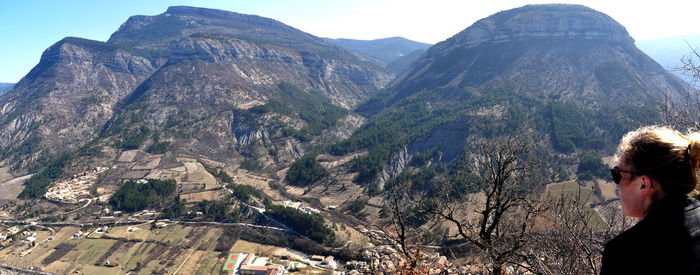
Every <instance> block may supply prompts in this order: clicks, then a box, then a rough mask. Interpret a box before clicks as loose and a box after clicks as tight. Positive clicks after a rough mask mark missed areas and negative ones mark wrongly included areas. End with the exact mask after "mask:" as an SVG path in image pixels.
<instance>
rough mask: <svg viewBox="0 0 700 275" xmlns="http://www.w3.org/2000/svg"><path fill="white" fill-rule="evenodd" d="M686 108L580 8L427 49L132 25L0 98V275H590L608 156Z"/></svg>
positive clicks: (549, 10) (172, 16) (200, 15)
mask: <svg viewBox="0 0 700 275" xmlns="http://www.w3.org/2000/svg"><path fill="white" fill-rule="evenodd" d="M696 94H697V91H696V90H694V88H692V86H689V85H688V84H687V83H685V82H683V81H682V80H680V79H679V78H677V77H675V76H674V75H672V74H670V73H669V72H668V71H666V70H665V69H664V68H663V67H661V66H660V65H659V64H657V63H656V62H655V61H654V60H652V59H651V58H650V57H648V56H647V55H645V54H644V53H643V52H641V51H640V50H639V49H638V48H636V46H635V44H634V39H632V37H631V36H630V35H629V34H628V33H627V30H626V29H625V27H624V26H622V25H621V24H619V23H618V22H616V21H615V20H614V19H612V18H611V17H609V16H607V15H605V14H603V13H601V12H598V11H595V10H593V9H590V8H587V7H585V6H581V5H564V4H550V5H527V6H523V7H520V8H514V9H510V10H504V11H501V12H498V13H495V14H493V15H491V16H488V17H485V18H482V19H480V20H478V21H476V22H475V23H474V24H473V25H471V26H469V27H468V28H466V29H464V30H463V31H461V32H459V33H457V34H455V35H454V36H452V37H450V38H448V39H446V40H444V41H442V42H439V43H437V44H435V45H428V44H425V43H419V42H415V41H410V40H407V39H403V38H387V39H377V40H371V41H360V40H351V39H324V38H319V37H316V36H313V35H311V34H308V33H305V32H303V31H301V30H299V29H296V28H294V27H291V26H288V25H285V24H284V23H282V22H279V21H276V20H274V19H270V18H264V17H260V16H255V15H247V14H240V13H235V12H229V11H223V10H215V9H207V8H197V7H186V6H174V7H170V8H168V9H167V10H166V11H165V12H163V13H161V14H157V15H152V16H146V15H134V16H132V17H130V18H129V19H128V20H126V22H124V23H123V24H122V25H121V26H120V27H119V28H118V29H117V30H116V31H115V32H114V33H113V34H112V35H111V36H110V38H109V39H108V40H107V41H104V42H102V41H94V40H88V39H83V38H76V37H66V38H64V39H61V40H60V41H58V42H56V43H55V44H54V45H52V46H51V47H49V48H48V49H46V51H45V52H44V54H43V55H42V58H41V60H40V62H39V64H38V65H37V66H36V67H35V68H34V69H33V70H32V71H31V72H30V73H29V74H27V76H25V77H24V78H23V79H22V80H21V81H19V82H18V83H16V84H14V85H13V86H12V88H11V89H9V91H7V92H6V93H4V94H1V93H0V106H1V107H0V190H1V191H0V239H1V240H0V242H1V243H0V263H1V264H3V265H4V266H0V272H2V270H12V269H13V268H14V269H19V271H18V272H19V273H20V274H24V273H30V274H33V272H35V271H36V272H39V271H40V272H47V273H52V274H170V273H177V274H284V273H291V274H380V273H382V272H383V273H398V274H426V273H429V274H438V273H440V274H442V273H446V274H457V273H459V274H465V273H469V274H475V273H494V274H501V273H503V274H506V273H507V274H542V273H547V274H550V273H551V274H559V273H562V274H564V273H566V274H597V273H598V272H599V271H600V261H601V254H600V252H601V251H602V247H603V245H604V243H605V242H606V241H607V240H609V239H611V238H612V237H613V236H615V235H616V234H618V233H619V232H620V231H622V230H624V229H626V228H628V227H629V226H630V225H632V224H633V223H634V221H633V220H631V219H629V218H625V217H623V216H622V213H621V208H620V207H621V206H620V201H619V197H618V193H617V188H616V185H615V184H614V183H612V182H611V181H610V179H609V178H610V174H609V173H610V171H609V167H610V166H613V165H615V161H616V160H615V159H614V156H613V155H614V154H615V150H616V146H617V143H618V142H619V140H620V138H621V137H622V135H623V134H624V133H626V132H627V131H629V130H632V129H636V128H637V127H639V126H642V125H651V124H664V123H666V124H670V123H671V121H670V119H669V118H670V117H673V116H674V115H679V114H678V113H674V112H676V111H674V110H670V109H669V104H673V103H675V102H671V101H669V100H676V99H683V98H685V97H686V96H687V97H691V98H692V96H695V95H696ZM673 123H676V122H675V121H674V122H673ZM683 123H686V124H682V123H681V122H678V123H676V124H674V125H673V126H675V127H685V126H692V125H696V126H697V124H693V123H694V122H693V121H684V122H683ZM22 272H24V273H22ZM256 272H257V273H256ZM441 272H442V273H441ZM42 274H43V273H42Z"/></svg>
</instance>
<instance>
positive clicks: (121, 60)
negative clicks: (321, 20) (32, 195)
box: [0, 6, 392, 167]
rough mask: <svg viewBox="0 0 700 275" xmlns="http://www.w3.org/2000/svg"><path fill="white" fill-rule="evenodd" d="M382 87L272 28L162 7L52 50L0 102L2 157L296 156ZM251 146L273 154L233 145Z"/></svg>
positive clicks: (353, 62) (371, 71)
mask: <svg viewBox="0 0 700 275" xmlns="http://www.w3.org/2000/svg"><path fill="white" fill-rule="evenodd" d="M391 78H392V74H390V73H387V72H385V71H384V69H383V68H381V66H380V65H378V64H376V63H375V62H374V60H372V59H370V58H367V57H366V56H364V55H361V54H358V53H355V52H352V51H349V50H346V49H344V48H342V47H340V46H337V45H335V44H332V43H328V42H326V41H324V40H323V39H320V38H317V37H315V36H313V35H310V34H307V33H304V32H301V31H299V30H297V29H295V28H292V27H290V26H287V25H284V24H282V23H280V22H278V21H275V20H273V19H268V18H263V17H259V16H254V15H244V14H238V13H233V12H227V11H220V10H212V9H204V8H195V7H182V6H178V7H170V8H168V10H167V11H166V12H165V13H163V14H160V15H155V16H133V17H131V18H129V19H128V20H127V21H126V22H125V23H124V24H122V26H121V27H120V28H119V29H118V30H117V31H116V32H115V33H114V34H112V36H111V37H110V39H109V40H108V41H107V42H100V41H92V40H86V39H81V38H72V37H69V38H65V39H63V40H61V41H59V42H57V43H56V44H54V45H53V46H51V47H49V48H48V49H47V50H46V51H45V52H44V53H43V55H42V58H41V61H40V62H39V64H38V65H37V66H36V67H35V68H33V69H32V70H31V71H30V73H29V74H27V75H26V76H25V77H24V78H22V80H20V82H19V83H17V85H16V86H15V88H14V89H13V90H12V91H11V92H10V93H8V94H6V95H5V96H3V97H2V98H0V106H2V109H0V114H1V115H2V117H1V118H0V149H1V150H0V151H2V152H3V154H2V159H10V160H12V161H13V162H14V163H18V164H17V167H23V166H24V165H26V164H28V163H31V162H34V161H36V160H40V161H43V160H45V159H47V158H50V156H56V155H58V154H61V153H63V152H67V151H70V150H72V149H76V148H79V147H81V146H86V144H91V145H90V146H98V147H95V148H103V149H104V148H115V149H118V150H123V149H135V148H141V149H143V150H145V149H146V147H147V146H149V145H150V144H152V143H158V142H166V141H167V142H172V143H173V144H174V146H172V148H175V149H181V150H183V151H186V152H197V153H200V152H207V153H208V154H210V155H212V156H220V155H229V154H231V153H235V152H239V153H240V152H241V151H245V152H244V154H248V155H250V156H252V154H253V153H250V152H253V151H255V150H258V149H259V150H262V151H260V152H273V151H276V150H279V152H280V154H282V152H289V153H290V154H288V155H289V157H288V158H290V159H293V158H295V157H296V156H297V155H298V154H300V153H303V152H304V150H306V149H308V148H307V147H309V146H311V145H310V144H311V143H310V142H312V141H313V142H327V141H323V140H324V139H329V138H331V139H332V137H333V136H334V134H333V133H328V132H324V135H321V133H322V132H323V131H325V130H329V129H330V128H332V127H334V126H336V125H346V124H345V122H346V121H351V122H353V123H354V121H356V120H357V119H358V118H357V116H356V115H350V114H349V112H348V108H352V107H354V106H356V105H357V104H358V103H359V102H361V101H363V100H365V98H367V97H368V96H370V95H372V94H373V93H374V92H375V91H376V90H378V89H380V88H383V87H384V85H385V84H386V83H388V82H389V80H390V79H391ZM307 107H308V109H307ZM351 124H352V123H351ZM353 125H354V124H353ZM331 131H332V130H331ZM338 131H340V132H344V131H346V130H342V129H341V130H338ZM258 139H260V140H266V142H269V141H270V140H273V142H272V143H275V145H271V144H266V145H264V146H265V147H264V148H266V149H262V148H258V149H255V150H253V149H251V150H248V149H242V148H241V147H246V146H247V145H248V144H258V145H260V144H262V142H259V141H260V140H258ZM256 140H257V141H256ZM290 146H291V147H290ZM292 147H294V148H292ZM263 155H268V154H267V153H264V154H263ZM239 156H240V155H239Z"/></svg>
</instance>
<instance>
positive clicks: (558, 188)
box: [547, 181, 600, 203]
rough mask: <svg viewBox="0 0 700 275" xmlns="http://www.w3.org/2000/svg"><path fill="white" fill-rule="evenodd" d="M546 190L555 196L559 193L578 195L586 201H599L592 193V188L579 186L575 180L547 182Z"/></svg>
mask: <svg viewBox="0 0 700 275" xmlns="http://www.w3.org/2000/svg"><path fill="white" fill-rule="evenodd" d="M547 192H548V193H550V194H552V195H555V196H556V195H560V194H568V195H570V196H578V197H579V198H582V199H586V200H587V201H586V202H587V203H597V202H599V201H600V199H599V198H598V196H596V195H595V194H594V193H593V188H591V187H585V186H581V185H579V184H578V183H576V182H575V181H567V182H560V183H552V184H549V185H547Z"/></svg>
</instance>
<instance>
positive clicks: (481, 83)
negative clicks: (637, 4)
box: [391, 5, 683, 104]
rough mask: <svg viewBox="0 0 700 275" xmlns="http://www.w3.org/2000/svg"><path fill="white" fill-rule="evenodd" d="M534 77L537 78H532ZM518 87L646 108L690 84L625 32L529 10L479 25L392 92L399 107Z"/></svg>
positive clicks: (597, 21) (590, 14)
mask: <svg viewBox="0 0 700 275" xmlns="http://www.w3.org/2000/svg"><path fill="white" fill-rule="evenodd" d="M533 76H535V77H533ZM508 82H510V83H516V84H517V87H516V91H517V92H518V93H524V94H527V95H528V96H544V97H548V98H552V97H557V98H558V97H564V98H574V97H575V98H577V100H584V101H585V104H595V103H596V102H601V101H606V100H607V99H609V98H616V99H618V100H622V101H626V102H635V103H644V102H640V101H639V100H640V99H644V100H646V99H650V98H656V99H658V98H660V97H662V96H663V95H664V93H665V92H666V91H667V90H669V89H670V90H674V91H677V90H681V89H683V83H682V82H681V81H679V80H678V79H677V78H675V77H673V76H671V75H670V74H668V73H667V72H666V71H665V70H664V69H663V68H662V67H661V66H659V65H658V64H657V63H656V62H654V61H653V60H652V59H651V58H649V57H648V56H646V55H645V54H644V53H642V52H641V51H640V50H638V49H637V48H636V47H635V46H634V41H633V39H632V38H631V37H630V36H629V35H628V34H627V31H626V30H625V28H624V27H623V26H621V25H620V24H618V23H617V22H615V21H614V20H613V19H611V18H610V17H608V16H607V15H605V14H602V13H599V12H596V11H594V10H592V9H588V8H585V7H582V6H565V5H546V6H526V7H522V8H519V9H514V10H509V11H504V12H500V13H497V14H495V15H492V16H489V17H487V18H484V19H482V20H479V21H477V22H476V23H474V25H472V26H471V27H469V28H467V29H465V30H464V31H462V32H461V33H459V34H457V35H455V36H454V37H452V38H450V39H448V40H446V41H443V42H441V43H439V44H437V45H435V46H434V47H432V48H430V50H428V52H427V53H426V54H425V56H423V57H422V58H421V59H420V60H419V61H417V63H416V65H415V66H414V67H413V69H412V70H410V71H408V72H406V73H405V74H403V75H402V76H400V77H398V78H397V79H396V80H395V81H394V82H393V84H392V87H391V89H392V90H394V91H396V93H397V94H396V97H395V98H394V99H392V101H396V100H398V99H400V98H403V97H405V96H407V95H410V94H413V93H415V92H418V91H421V90H422V89H432V88H437V87H449V88H456V89H468V88H477V89H481V90H483V89H488V88H493V87H497V86H499V85H501V84H502V83H508Z"/></svg>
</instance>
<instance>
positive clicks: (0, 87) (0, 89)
mask: <svg viewBox="0 0 700 275" xmlns="http://www.w3.org/2000/svg"><path fill="white" fill-rule="evenodd" d="M14 86H15V83H0V95H2V94H4V93H5V92H7V91H9V90H10V89H12V87H14Z"/></svg>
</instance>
